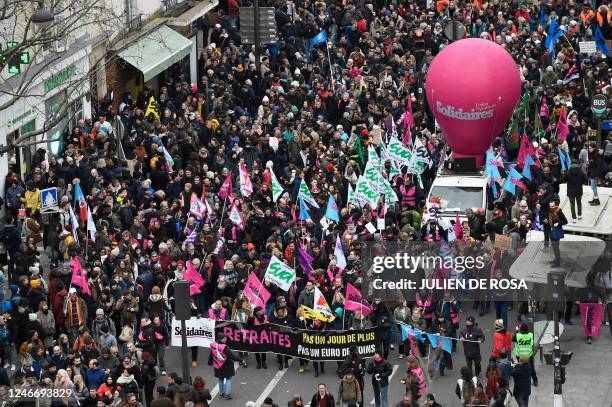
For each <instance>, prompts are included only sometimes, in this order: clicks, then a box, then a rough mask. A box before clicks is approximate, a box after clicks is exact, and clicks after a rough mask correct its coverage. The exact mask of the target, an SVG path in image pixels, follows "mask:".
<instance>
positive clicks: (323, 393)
mask: <svg viewBox="0 0 612 407" xmlns="http://www.w3.org/2000/svg"><path fill="white" fill-rule="evenodd" d="M335 405H336V403H335V401H334V396H333V395H332V394H331V393H330V392H328V391H327V387H326V386H325V384H323V383H321V384H319V388H318V391H317V392H316V393H315V394H314V395H313V396H312V400H311V401H310V407H322V406H329V407H333V406H335Z"/></svg>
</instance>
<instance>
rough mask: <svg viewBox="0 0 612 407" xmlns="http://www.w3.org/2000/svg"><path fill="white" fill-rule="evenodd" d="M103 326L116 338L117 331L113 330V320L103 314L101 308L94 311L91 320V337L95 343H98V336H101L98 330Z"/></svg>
mask: <svg viewBox="0 0 612 407" xmlns="http://www.w3.org/2000/svg"><path fill="white" fill-rule="evenodd" d="M103 325H106V326H108V332H109V333H110V334H111V335H112V336H114V337H116V336H117V330H116V329H115V323H114V322H113V320H112V319H110V318H108V317H107V316H106V315H105V314H104V310H103V309H102V308H98V309H96V317H95V318H94V319H93V321H91V336H93V338H94V340H95V341H96V343H100V340H99V339H100V335H101V334H102V333H101V332H100V328H101V327H102V326H103Z"/></svg>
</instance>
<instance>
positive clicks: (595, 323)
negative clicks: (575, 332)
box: [580, 303, 605, 336]
mask: <svg viewBox="0 0 612 407" xmlns="http://www.w3.org/2000/svg"><path fill="white" fill-rule="evenodd" d="M604 307H605V305H604V304H588V303H580V316H581V317H582V329H584V333H585V334H586V335H587V336H599V334H600V331H601V317H602V316H603V312H604Z"/></svg>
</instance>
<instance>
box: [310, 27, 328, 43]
mask: <svg viewBox="0 0 612 407" xmlns="http://www.w3.org/2000/svg"><path fill="white" fill-rule="evenodd" d="M326 42H327V31H325V30H323V31H321V32H320V33H318V34H317V35H315V36H314V38H313V39H312V45H319V44H325V43H326Z"/></svg>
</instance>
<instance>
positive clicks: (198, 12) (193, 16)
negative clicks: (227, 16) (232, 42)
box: [168, 0, 219, 27]
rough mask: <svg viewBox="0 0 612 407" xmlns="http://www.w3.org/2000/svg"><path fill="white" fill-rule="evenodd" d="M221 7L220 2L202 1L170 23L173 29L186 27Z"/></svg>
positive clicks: (216, 0)
mask: <svg viewBox="0 0 612 407" xmlns="http://www.w3.org/2000/svg"><path fill="white" fill-rule="evenodd" d="M218 5H219V0H202V1H200V2H199V3H197V4H196V5H195V6H193V7H192V8H190V9H189V10H187V11H186V12H184V13H183V14H181V15H180V16H178V17H175V18H172V19H170V20H169V21H168V25H171V26H173V27H186V26H188V25H189V24H191V23H193V22H194V21H196V20H197V19H198V18H200V17H203V16H205V15H206V13H208V12H209V11H210V10H212V9H214V8H215V7H217V6H218Z"/></svg>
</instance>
